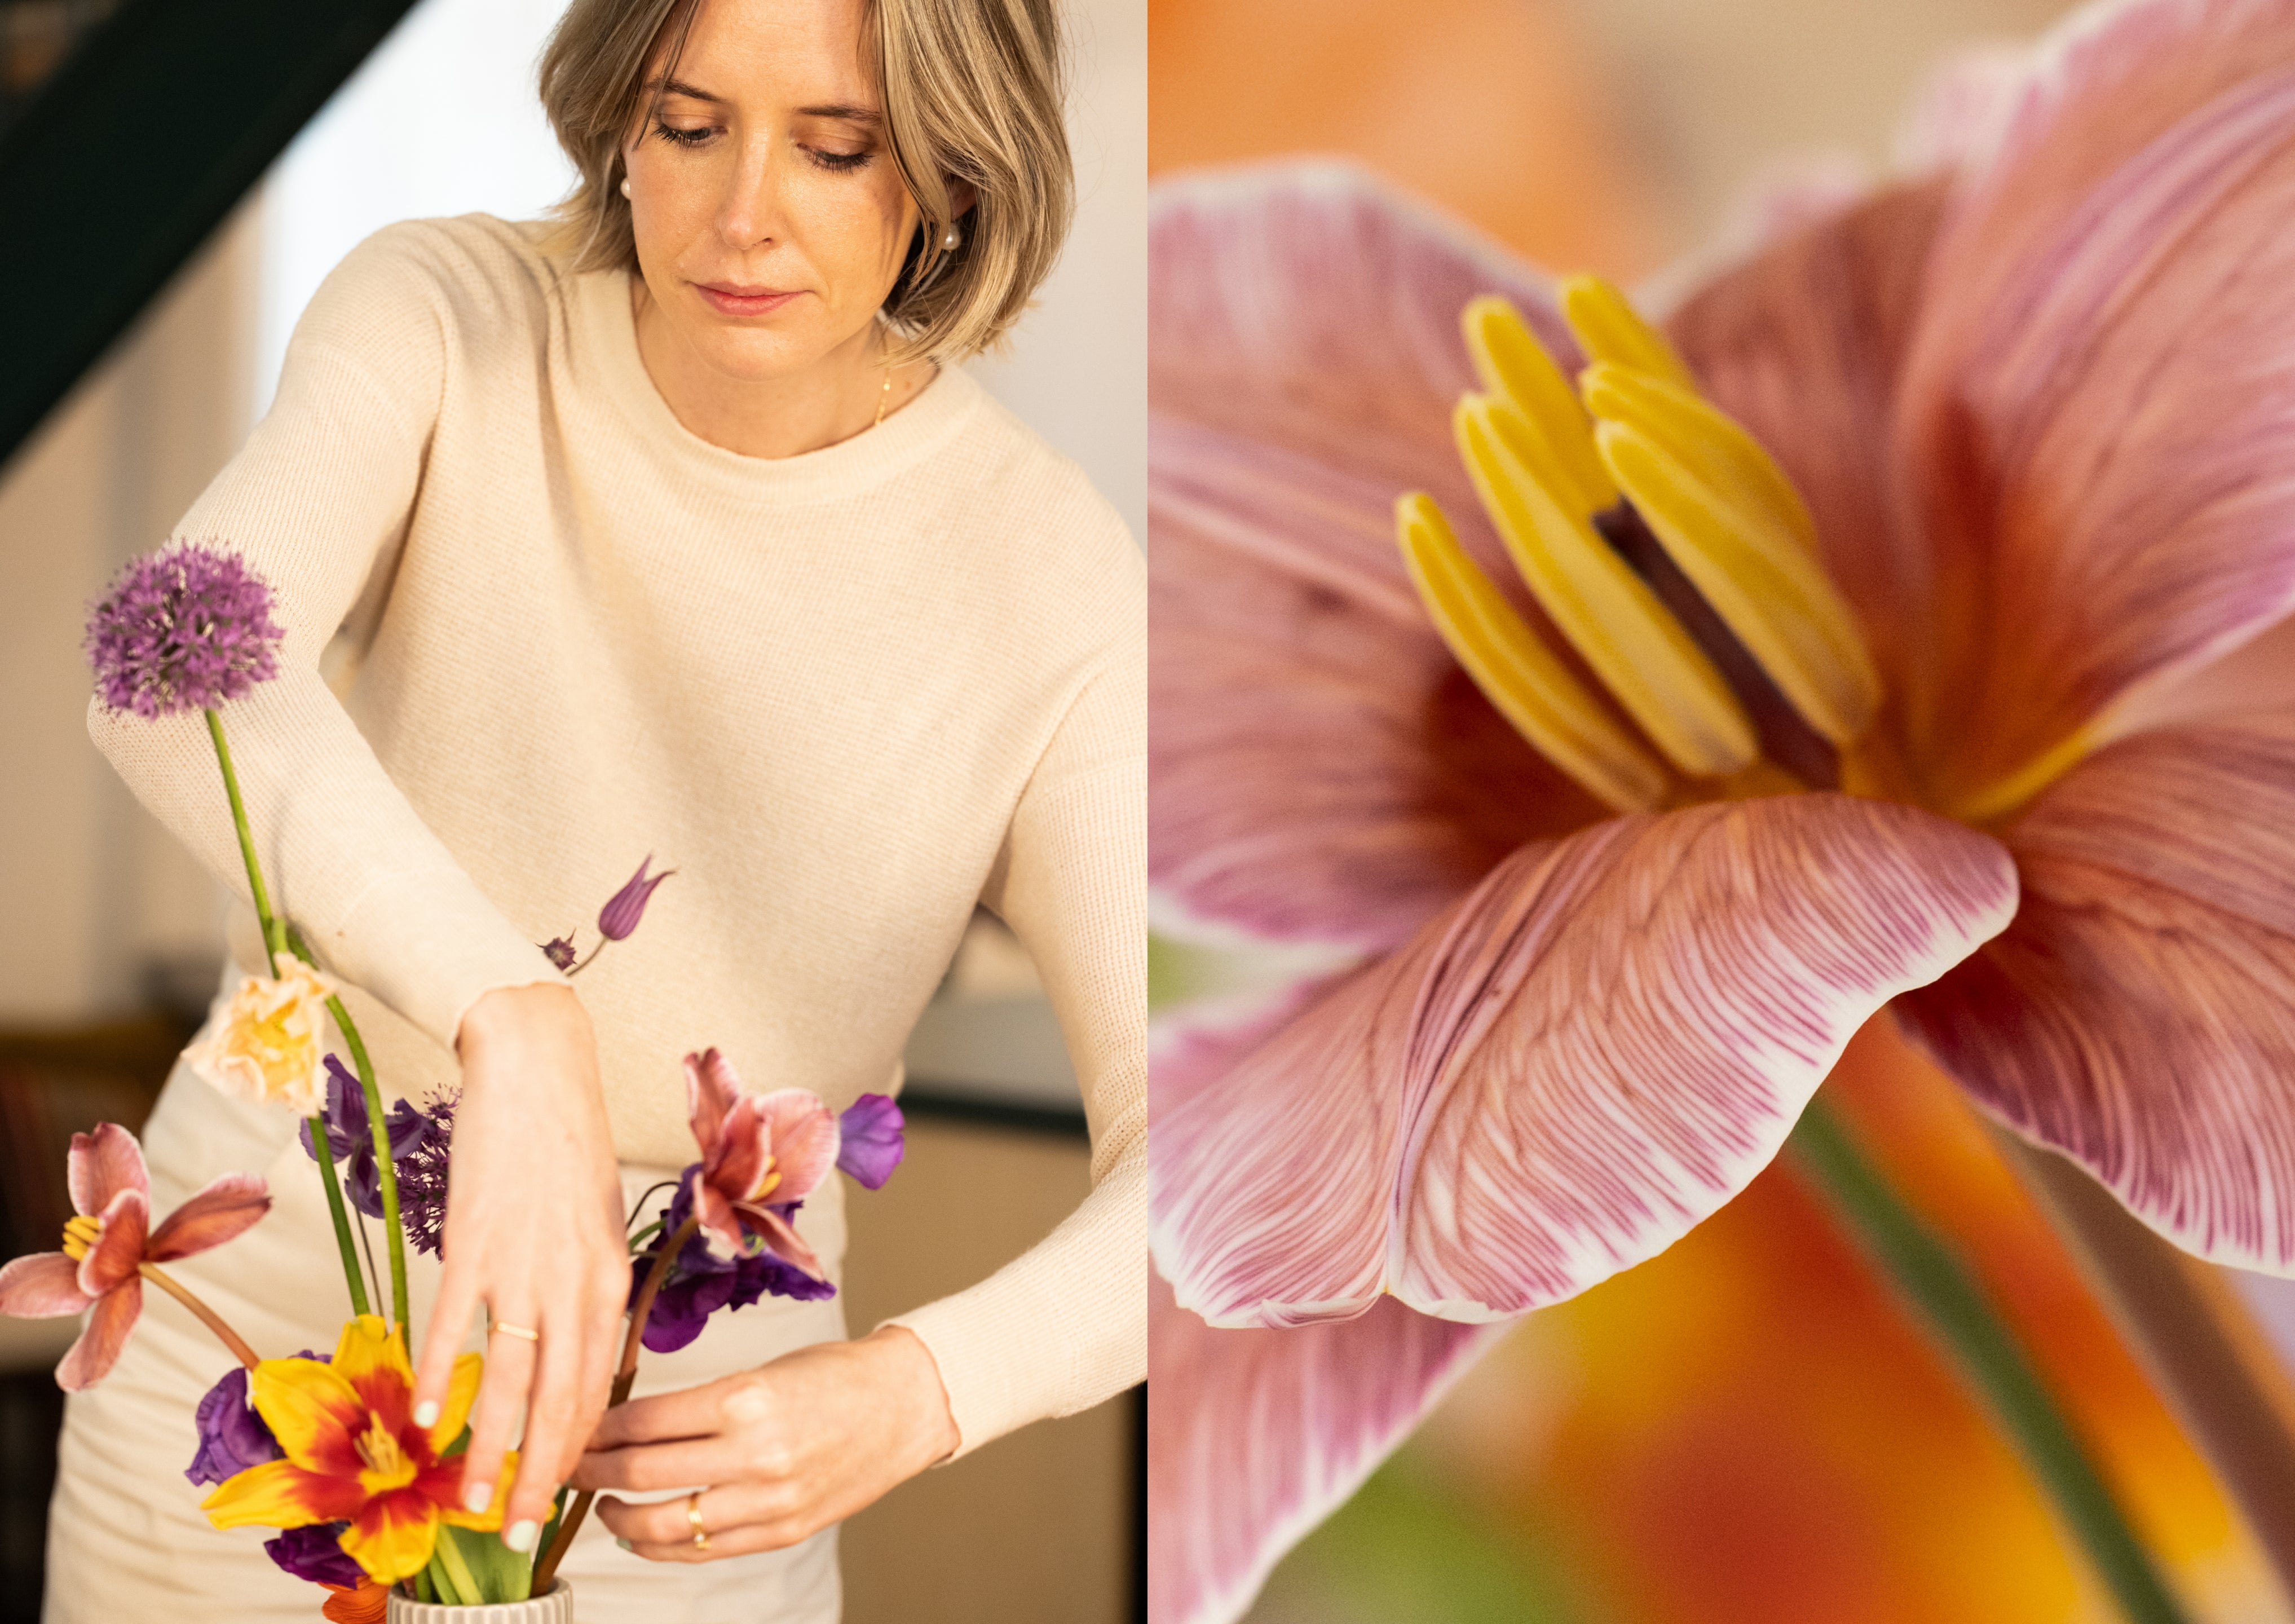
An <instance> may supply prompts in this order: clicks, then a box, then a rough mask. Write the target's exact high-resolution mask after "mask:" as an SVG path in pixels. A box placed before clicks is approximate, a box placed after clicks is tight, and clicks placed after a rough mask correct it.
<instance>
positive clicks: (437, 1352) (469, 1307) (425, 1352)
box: [414, 1263, 478, 1426]
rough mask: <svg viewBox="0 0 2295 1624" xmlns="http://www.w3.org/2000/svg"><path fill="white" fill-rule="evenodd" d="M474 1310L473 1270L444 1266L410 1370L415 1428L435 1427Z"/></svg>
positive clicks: (475, 1309) (476, 1284) (476, 1295)
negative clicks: (419, 1354)
mask: <svg viewBox="0 0 2295 1624" xmlns="http://www.w3.org/2000/svg"><path fill="white" fill-rule="evenodd" d="M477 1311H478V1274H477V1271H476V1270H474V1269H469V1268H457V1267H455V1265H453V1263H449V1264H447V1265H446V1267H445V1269H444V1270H442V1271H441V1272H440V1275H439V1277H438V1298H437V1304H436V1306H435V1307H433V1308H432V1309H431V1310H430V1328H429V1330H428V1331H426V1332H424V1333H423V1334H422V1358H421V1361H420V1362H419V1363H417V1364H416V1366H415V1367H414V1424H415V1425H417V1426H433V1425H436V1424H437V1420H438V1411H439V1409H440V1408H442V1407H443V1406H444V1405H445V1402H446V1389H447V1388H448V1386H450V1385H451V1384H452V1383H453V1379H454V1356H455V1355H456V1354H457V1353H459V1352H461V1347H462V1339H463V1338H464V1337H465V1336H467V1335H469V1334H470V1316H471V1315H472V1314H474V1313H476V1312H477Z"/></svg>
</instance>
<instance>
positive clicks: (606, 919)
mask: <svg viewBox="0 0 2295 1624" xmlns="http://www.w3.org/2000/svg"><path fill="white" fill-rule="evenodd" d="M652 863H653V853H650V852H649V853H646V860H645V861H643V862H641V863H640V864H639V865H638V871H637V872H636V873H635V874H633V875H631V876H630V879H629V884H627V885H624V886H623V887H622V888H621V889H620V890H619V891H617V892H615V893H614V894H613V895H612V896H611V897H609V898H608V900H607V902H606V905H605V906H604V907H603V908H601V909H600V910H598V933H599V934H600V935H602V936H604V937H605V938H606V940H607V941H608V942H619V941H621V940H622V939H623V938H624V937H625V936H627V935H628V934H630V933H631V932H632V931H633V930H635V929H636V928H637V927H638V921H639V920H640V919H642V918H645V909H646V903H647V902H648V901H649V899H650V898H651V897H652V895H653V888H654V887H655V886H656V885H660V884H661V882H662V881H664V880H666V879H667V878H668V877H670V876H671V875H673V874H674V873H676V872H677V870H676V869H663V870H662V871H661V872H660V873H659V874H657V875H655V876H654V877H652V878H651V879H648V878H647V877H646V869H648V868H649V867H651V866H652Z"/></svg>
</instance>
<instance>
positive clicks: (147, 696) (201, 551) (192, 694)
mask: <svg viewBox="0 0 2295 1624" xmlns="http://www.w3.org/2000/svg"><path fill="white" fill-rule="evenodd" d="M286 635H287V634H286V632H284V631H283V630H282V629H281V627H280V626H279V624H277V623H276V622H274V620H273V619H272V618H271V588H270V586H269V584H268V583H265V581H264V579H263V577H262V576H261V575H257V574H256V573H255V572H254V571H253V570H251V569H249V568H248V567H247V565H246V562H245V561H244V560H243V559H241V558H240V556H239V555H238V554H237V553H235V552H228V551H224V550H223V549H221V548H218V547H210V546H208V545H206V544H204V543H198V542H172V543H168V545H167V546H166V547H164V548H162V549H161V550H160V551H158V552H156V553H152V554H150V555H149V556H147V557H144V558H141V559H136V560H135V562H134V563H132V564H130V565H129V566H128V567H127V568H126V569H124V570H122V571H121V572H120V573H119V577H118V580H116V581H114V582H113V583H112V586H111V591H110V592H108V593H106V594H105V596H104V599H103V600H102V602H101V603H99V604H97V605H96V606H95V608H94V611H93V612H92V613H91V614H90V615H89V616H88V620H87V640H86V645H85V646H86V649H87V657H88V663H89V664H90V665H93V666H94V667H95V691H96V695H97V697H98V698H101V699H102V701H103V702H104V704H105V705H107V706H110V707H111V708H112V709H113V710H116V711H133V712H135V714H137V715H139V716H142V717H145V718H147V719H148V718H151V717H154V716H166V715H171V714H174V713H175V712H177V711H201V710H212V709H213V708H214V707H215V706H218V705H221V704H222V703H223V702H224V701H225V700H226V699H236V698H239V697H240V696H241V694H243V693H245V692H247V690H249V689H250V688H253V687H254V686H255V685H256V684H257V682H266V681H270V680H271V679H272V678H273V677H274V676H276V675H277V674H278V673H279V664H278V660H277V658H276V655H277V652H278V648H279V643H280V641H281V640H282V638H284V637H285V636H286Z"/></svg>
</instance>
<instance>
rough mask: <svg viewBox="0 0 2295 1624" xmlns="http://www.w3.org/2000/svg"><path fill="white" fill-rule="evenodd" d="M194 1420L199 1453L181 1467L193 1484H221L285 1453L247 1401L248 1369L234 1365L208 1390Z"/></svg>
mask: <svg viewBox="0 0 2295 1624" xmlns="http://www.w3.org/2000/svg"><path fill="white" fill-rule="evenodd" d="M195 1419H196V1421H197V1423H198V1425H199V1429H200V1452H199V1453H198V1454H197V1455H194V1456H193V1457H192V1464H191V1465H188V1466H186V1467H185V1468H184V1476H185V1477H187V1478H189V1479H191V1480H192V1481H193V1482H194V1483H220V1482H222V1481H224V1479H225V1478H227V1477H236V1476H238V1475H239V1474H240V1473H242V1472H244V1471H246V1470H247V1469H248V1468H249V1466H259V1465H262V1464H263V1463H264V1462H265V1461H267V1460H278V1459H280V1458H282V1457H283V1456H285V1454H286V1453H287V1451H285V1450H284V1449H281V1448H280V1447H279V1440H277V1439H275V1438H274V1437H272V1435H271V1429H270V1428H269V1427H267V1426H265V1425H264V1424H263V1417H262V1416H260V1415H258V1414H257V1412H256V1409H255V1407H254V1406H253V1405H251V1404H249V1402H248V1401H247V1367H245V1366H244V1365H233V1367H231V1370H230V1371H229V1373H228V1374H226V1375H225V1376H224V1378H223V1380H222V1381H220V1382H217V1383H216V1384H215V1385H214V1386H213V1387H210V1388H208V1391H207V1397H205V1398H203V1399H201V1400H200V1408H199V1411H198V1414H197V1416H195Z"/></svg>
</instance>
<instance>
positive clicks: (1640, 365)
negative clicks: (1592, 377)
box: [1561, 276, 1697, 388]
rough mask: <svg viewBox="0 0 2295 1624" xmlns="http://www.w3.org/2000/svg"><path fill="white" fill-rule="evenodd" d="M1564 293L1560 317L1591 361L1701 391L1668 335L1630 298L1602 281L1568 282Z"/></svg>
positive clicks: (1587, 278) (1577, 278) (1576, 279)
mask: <svg viewBox="0 0 2295 1624" xmlns="http://www.w3.org/2000/svg"><path fill="white" fill-rule="evenodd" d="M1561 293H1562V318H1563V320H1564V321H1566V322H1569V323H1570V331H1572V332H1573V333H1575V334H1577V335H1578V342H1579V345H1580V347H1582V348H1583V349H1584V350H1585V352H1586V359H1587V360H1588V361H1589V362H1592V361H1614V362H1616V363H1618V364H1619V365H1621V366H1629V367H1631V368H1633V370H1634V371H1638V372H1647V373H1650V374H1651V375H1652V376H1654V377H1657V378H1662V379H1666V380H1667V381H1668V382H1670V383H1678V384H1680V385H1682V386H1683V387H1684V388H1696V387H1697V384H1696V380H1695V379H1693V378H1692V377H1690V375H1689V368H1688V367H1687V366H1686V365H1684V364H1683V363H1682V359H1681V356H1680V355H1679V354H1678V352H1677V351H1676V350H1675V349H1674V347H1673V346H1672V344H1671V343H1670V342H1668V340H1667V339H1666V336H1665V335H1664V334H1663V333H1662V332H1660V331H1658V330H1657V329H1656V328H1654V327H1653V326H1651V325H1650V324H1649V323H1648V322H1645V321H1643V320H1642V319H1641V317H1640V316H1639V315H1638V314H1636V312H1635V310H1634V307H1633V306H1631V305H1629V304H1628V303H1627V302H1626V296H1625V295H1624V294H1622V293H1621V292H1619V291H1618V290H1616V289H1615V288H1613V287H1612V286H1610V284H1609V283H1607V282H1604V281H1603V280H1602V279H1601V278H1600V277H1598V276H1572V277H1569V278H1567V279H1566V280H1564V282H1563V284H1562V288H1561Z"/></svg>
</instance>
